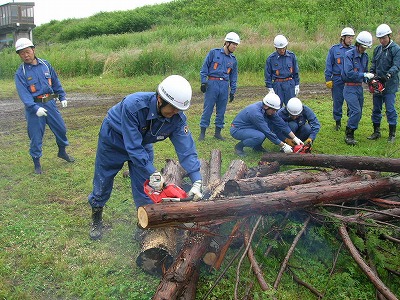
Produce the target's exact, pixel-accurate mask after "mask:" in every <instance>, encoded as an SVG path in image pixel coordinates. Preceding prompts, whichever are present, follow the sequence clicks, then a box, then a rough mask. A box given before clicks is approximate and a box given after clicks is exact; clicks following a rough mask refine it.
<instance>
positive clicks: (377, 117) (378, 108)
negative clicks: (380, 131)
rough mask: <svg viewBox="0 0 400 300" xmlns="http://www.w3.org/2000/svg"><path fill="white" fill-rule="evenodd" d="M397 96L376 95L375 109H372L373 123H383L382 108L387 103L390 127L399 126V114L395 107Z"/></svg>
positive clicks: (374, 100) (373, 99)
mask: <svg viewBox="0 0 400 300" xmlns="http://www.w3.org/2000/svg"><path fill="white" fill-rule="evenodd" d="M395 100H396V94H374V95H373V97H372V101H373V104H374V107H373V109H372V115H371V120H372V123H381V120H382V106H383V104H384V103H385V107H386V118H387V121H388V123H389V125H397V112H396V107H395Z"/></svg>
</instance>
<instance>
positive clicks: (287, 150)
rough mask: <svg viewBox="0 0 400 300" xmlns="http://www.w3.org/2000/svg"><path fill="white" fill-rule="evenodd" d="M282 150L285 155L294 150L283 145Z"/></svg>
mask: <svg viewBox="0 0 400 300" xmlns="http://www.w3.org/2000/svg"><path fill="white" fill-rule="evenodd" d="M281 150H282V151H283V152H285V153H292V152H293V149H292V147H290V146H289V145H288V144H286V143H283V146H282V147H281Z"/></svg>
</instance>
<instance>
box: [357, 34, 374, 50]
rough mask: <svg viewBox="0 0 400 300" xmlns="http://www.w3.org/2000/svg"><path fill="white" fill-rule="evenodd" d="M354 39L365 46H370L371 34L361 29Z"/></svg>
mask: <svg viewBox="0 0 400 300" xmlns="http://www.w3.org/2000/svg"><path fill="white" fill-rule="evenodd" d="M356 41H357V42H358V43H360V44H361V45H362V46H364V47H366V48H371V47H372V35H371V34H370V33H369V32H368V31H361V32H360V33H359V34H358V35H357V37H356Z"/></svg>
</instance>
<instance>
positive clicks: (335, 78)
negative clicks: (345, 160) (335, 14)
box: [325, 27, 355, 131]
mask: <svg viewBox="0 0 400 300" xmlns="http://www.w3.org/2000/svg"><path fill="white" fill-rule="evenodd" d="M354 35H355V34H354V30H353V29H352V28H350V27H346V28H343V30H342V32H341V34H340V43H339V44H336V45H333V46H332V47H331V48H330V49H329V52H328V55H327V57H326V64H325V83H326V87H327V88H329V89H331V90H332V100H333V110H332V112H333V119H334V120H335V123H336V125H335V129H336V131H338V130H339V129H340V128H341V127H342V122H341V120H342V115H343V112H342V108H343V103H344V98H343V88H344V82H343V80H342V76H341V75H342V69H343V61H344V54H345V53H346V51H348V50H350V49H352V48H354V46H352V43H353V38H354Z"/></svg>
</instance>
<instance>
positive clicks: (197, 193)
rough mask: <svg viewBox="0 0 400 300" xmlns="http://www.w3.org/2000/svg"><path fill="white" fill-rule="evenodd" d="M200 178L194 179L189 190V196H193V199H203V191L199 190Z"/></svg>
mask: <svg viewBox="0 0 400 300" xmlns="http://www.w3.org/2000/svg"><path fill="white" fill-rule="evenodd" d="M201 183H202V182H201V180H196V181H195V182H193V185H192V188H191V189H190V191H189V195H188V196H189V197H190V196H193V200H194V201H196V200H200V199H203V193H202V192H201Z"/></svg>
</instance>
